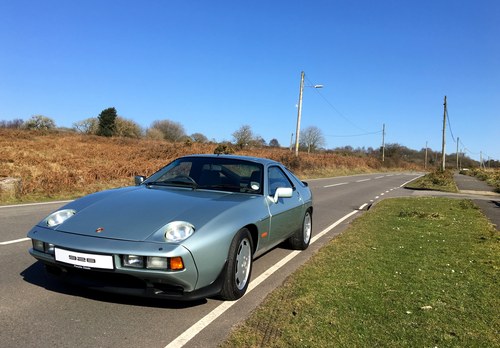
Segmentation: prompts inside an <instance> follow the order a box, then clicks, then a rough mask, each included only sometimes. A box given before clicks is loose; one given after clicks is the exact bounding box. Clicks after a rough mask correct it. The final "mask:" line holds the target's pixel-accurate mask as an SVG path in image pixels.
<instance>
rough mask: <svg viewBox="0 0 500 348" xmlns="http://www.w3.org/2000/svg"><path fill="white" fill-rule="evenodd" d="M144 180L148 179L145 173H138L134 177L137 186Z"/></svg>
mask: <svg viewBox="0 0 500 348" xmlns="http://www.w3.org/2000/svg"><path fill="white" fill-rule="evenodd" d="M144 180H146V177H145V176H143V175H136V176H135V177H134V182H135V185H136V186H139V185H140V184H142V183H143V182H144Z"/></svg>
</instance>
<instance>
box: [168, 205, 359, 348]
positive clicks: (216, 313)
mask: <svg viewBox="0 0 500 348" xmlns="http://www.w3.org/2000/svg"><path fill="white" fill-rule="evenodd" d="M357 212H358V210H353V211H352V212H350V213H349V214H347V215H345V216H344V217H342V218H340V219H339V220H337V221H335V222H334V223H333V224H331V225H330V226H328V227H327V228H325V229H324V230H323V231H321V232H320V233H318V234H317V235H316V236H314V237H313V238H311V244H313V243H314V242H316V241H317V240H318V239H319V238H321V237H323V236H324V235H325V234H327V233H328V232H330V231H331V230H332V229H334V228H335V227H337V226H338V225H339V224H341V223H342V222H344V221H345V220H347V219H348V218H350V217H351V216H353V215H354V214H356V213H357ZM298 254H300V250H295V251H292V252H291V253H290V254H288V255H287V256H286V257H285V258H283V259H281V261H280V262H278V263H276V264H275V265H274V266H273V267H271V268H269V269H268V270H267V271H266V272H264V273H262V274H261V275H260V276H258V277H257V278H256V279H255V280H252V281H251V282H250V284H249V285H248V289H247V292H246V293H245V295H244V296H246V294H248V293H249V292H250V291H252V290H253V289H255V288H256V287H257V286H259V285H260V284H261V283H262V282H263V281H265V280H266V279H267V278H269V277H270V276H271V275H272V274H273V273H275V272H276V271H278V270H279V269H280V268H281V267H283V266H284V265H286V264H287V263H288V262H290V260H292V259H293V258H294V257H295V256H297V255H298ZM237 302H238V301H225V302H223V303H221V304H220V305H219V306H217V307H216V308H214V309H213V310H212V311H211V312H210V313H208V314H207V315H205V316H204V317H203V318H201V319H200V320H198V321H197V322H196V323H195V324H193V325H192V326H191V327H190V328H188V329H187V330H186V331H184V332H183V333H182V334H181V335H179V336H178V337H177V338H176V339H174V340H173V341H172V342H170V343H169V344H168V345H166V346H165V348H181V347H183V346H184V345H185V344H186V343H188V342H189V341H190V340H191V339H192V338H193V337H195V336H196V335H197V334H198V333H199V332H201V331H202V330H203V329H205V328H206V327H207V326H208V325H209V324H210V323H211V322H212V321H214V320H215V319H217V318H218V317H220V316H221V315H222V314H223V313H225V312H226V311H227V310H228V309H229V308H231V307H232V306H233V305H235V304H236V303H237Z"/></svg>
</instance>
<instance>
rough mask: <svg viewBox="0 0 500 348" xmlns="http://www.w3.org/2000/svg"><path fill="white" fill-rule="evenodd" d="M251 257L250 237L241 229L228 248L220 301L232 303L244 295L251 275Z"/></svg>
mask: <svg viewBox="0 0 500 348" xmlns="http://www.w3.org/2000/svg"><path fill="white" fill-rule="evenodd" d="M252 257H253V243H252V236H251V235H250V232H249V231H248V230H247V229H246V228H243V229H241V230H240V231H238V233H237V234H236V236H234V238H233V241H232V242H231V246H230V247H229V254H228V260H227V264H226V268H225V270H224V272H225V274H224V280H223V285H222V290H221V292H220V298H221V299H223V300H229V301H234V300H237V299H239V298H240V297H242V296H243V295H244V294H245V292H246V291H247V288H248V283H249V282H250V275H251V273H252Z"/></svg>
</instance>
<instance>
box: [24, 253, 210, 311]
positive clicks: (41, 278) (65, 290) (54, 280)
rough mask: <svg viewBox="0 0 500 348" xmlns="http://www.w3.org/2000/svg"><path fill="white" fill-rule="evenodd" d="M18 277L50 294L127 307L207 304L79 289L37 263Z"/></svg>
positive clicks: (177, 307) (202, 301)
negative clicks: (54, 293) (50, 292)
mask: <svg viewBox="0 0 500 348" xmlns="http://www.w3.org/2000/svg"><path fill="white" fill-rule="evenodd" d="M20 275H21V276H22V277H23V279H24V281H26V282H28V283H30V284H33V285H35V286H39V287H42V288H45V289H47V290H49V291H52V292H56V293H60V294H64V295H70V296H77V297H83V298H86V299H90V300H94V301H100V302H109V303H116V304H122V305H127V306H139V307H154V308H170V309H181V308H190V307H196V306H199V305H203V304H206V303H207V302H208V301H207V300H205V299H201V300H196V301H174V300H167V299H156V298H145V297H137V296H127V295H122V294H115V293H107V292H101V291H98V290H93V289H87V288H80V287H77V286H74V285H72V284H69V283H67V282H65V281H64V280H63V279H61V278H59V277H57V276H54V275H51V274H49V273H48V272H46V270H45V266H44V265H43V264H42V263H41V262H39V261H37V262H35V263H34V264H32V265H31V266H30V267H28V268H26V269H25V270H24V271H22V272H21V273H20Z"/></svg>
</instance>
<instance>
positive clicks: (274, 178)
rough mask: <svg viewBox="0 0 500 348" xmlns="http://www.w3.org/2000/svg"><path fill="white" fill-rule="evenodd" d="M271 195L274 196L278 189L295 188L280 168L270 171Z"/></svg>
mask: <svg viewBox="0 0 500 348" xmlns="http://www.w3.org/2000/svg"><path fill="white" fill-rule="evenodd" d="M268 187H269V195H270V196H274V194H275V193H276V189H277V188H278V187H290V188H293V185H292V183H291V182H290V180H289V179H288V177H287V176H286V174H285V173H284V172H283V170H281V168H280V167H270V168H269V171H268Z"/></svg>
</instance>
